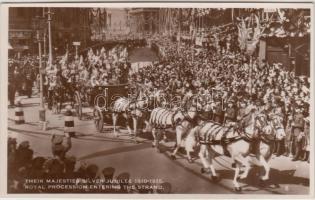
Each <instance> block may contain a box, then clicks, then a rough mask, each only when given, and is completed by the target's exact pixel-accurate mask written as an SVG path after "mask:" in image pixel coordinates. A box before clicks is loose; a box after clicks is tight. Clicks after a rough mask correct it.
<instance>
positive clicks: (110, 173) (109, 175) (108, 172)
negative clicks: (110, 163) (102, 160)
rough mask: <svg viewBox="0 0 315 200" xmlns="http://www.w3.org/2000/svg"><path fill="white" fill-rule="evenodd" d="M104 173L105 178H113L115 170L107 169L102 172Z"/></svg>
mask: <svg viewBox="0 0 315 200" xmlns="http://www.w3.org/2000/svg"><path fill="white" fill-rule="evenodd" d="M102 173H103V175H104V177H105V178H111V179H112V178H113V175H114V173H115V168H113V167H106V168H104V169H103V170H102Z"/></svg>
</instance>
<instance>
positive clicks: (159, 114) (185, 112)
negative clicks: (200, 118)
mask: <svg viewBox="0 0 315 200" xmlns="http://www.w3.org/2000/svg"><path fill="white" fill-rule="evenodd" d="M192 100H193V99H191V100H189V102H190V101H192ZM190 103H192V102H190ZM184 107H186V108H183V109H181V108H173V109H170V108H162V107H158V108H155V109H153V110H152V112H151V115H150V120H149V122H150V126H151V127H152V136H153V139H154V141H153V142H152V146H153V147H156V148H157V149H158V150H159V140H160V136H159V134H158V133H159V131H157V129H166V128H175V132H176V146H175V149H174V151H173V153H172V155H171V157H172V158H173V159H176V156H175V155H176V153H177V152H178V150H179V148H180V147H181V144H182V142H183V139H184V138H185V136H187V133H188V131H189V130H190V129H191V128H192V123H193V120H194V119H195V117H196V116H197V106H195V105H194V104H193V103H192V104H189V103H187V104H186V105H185V106H184ZM189 149H190V148H186V153H187V157H188V161H189V162H192V160H191V159H190V154H189V153H190V150H189Z"/></svg>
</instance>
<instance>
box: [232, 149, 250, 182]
mask: <svg viewBox="0 0 315 200" xmlns="http://www.w3.org/2000/svg"><path fill="white" fill-rule="evenodd" d="M234 159H235V161H236V162H238V163H239V164H241V165H243V166H245V168H244V172H243V173H242V174H240V175H239V177H240V179H244V178H247V176H248V173H249V170H250V164H249V161H248V157H246V158H245V157H244V156H242V155H239V156H237V157H235V158H234Z"/></svg>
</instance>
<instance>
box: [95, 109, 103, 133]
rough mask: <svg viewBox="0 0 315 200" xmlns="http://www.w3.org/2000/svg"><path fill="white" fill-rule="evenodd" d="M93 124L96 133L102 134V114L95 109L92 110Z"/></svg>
mask: <svg viewBox="0 0 315 200" xmlns="http://www.w3.org/2000/svg"><path fill="white" fill-rule="evenodd" d="M93 117H94V124H95V127H96V129H97V131H98V132H102V130H103V126H104V117H103V113H102V111H101V110H100V109H98V108H97V107H95V108H94V110H93Z"/></svg>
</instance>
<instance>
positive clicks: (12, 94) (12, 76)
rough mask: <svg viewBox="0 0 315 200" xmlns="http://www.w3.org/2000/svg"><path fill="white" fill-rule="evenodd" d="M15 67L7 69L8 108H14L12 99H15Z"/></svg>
mask: <svg viewBox="0 0 315 200" xmlns="http://www.w3.org/2000/svg"><path fill="white" fill-rule="evenodd" d="M14 71H15V67H13V66H10V67H9V72H8V83H9V84H8V93H9V95H8V96H9V102H10V106H14V99H15V93H16V86H15V81H16V77H15V74H14Z"/></svg>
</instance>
